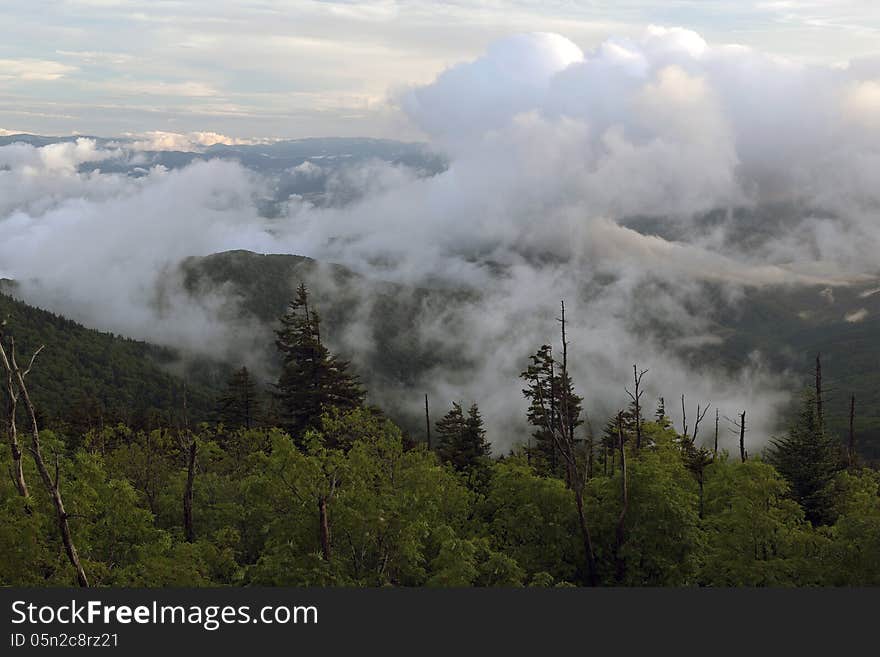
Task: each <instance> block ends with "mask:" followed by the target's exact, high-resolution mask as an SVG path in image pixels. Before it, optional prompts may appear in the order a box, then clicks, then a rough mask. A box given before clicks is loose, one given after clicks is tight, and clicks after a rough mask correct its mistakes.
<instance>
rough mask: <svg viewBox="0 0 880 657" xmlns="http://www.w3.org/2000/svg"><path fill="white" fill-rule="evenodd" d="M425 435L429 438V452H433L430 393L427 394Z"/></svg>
mask: <svg viewBox="0 0 880 657" xmlns="http://www.w3.org/2000/svg"><path fill="white" fill-rule="evenodd" d="M425 435H426V436H427V439H426V440H427V443H428V451H429V452H430V451H431V416H430V415H428V393H425Z"/></svg>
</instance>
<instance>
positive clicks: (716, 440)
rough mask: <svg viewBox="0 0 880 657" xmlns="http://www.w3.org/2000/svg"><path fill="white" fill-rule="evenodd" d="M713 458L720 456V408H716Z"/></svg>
mask: <svg viewBox="0 0 880 657" xmlns="http://www.w3.org/2000/svg"><path fill="white" fill-rule="evenodd" d="M712 458H713V459H716V458H718V408H717V407H716V408H715V447H714V449H713V450H712Z"/></svg>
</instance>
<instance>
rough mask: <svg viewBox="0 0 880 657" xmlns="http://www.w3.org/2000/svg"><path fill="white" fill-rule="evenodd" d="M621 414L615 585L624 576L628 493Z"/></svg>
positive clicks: (621, 415)
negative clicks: (619, 499)
mask: <svg viewBox="0 0 880 657" xmlns="http://www.w3.org/2000/svg"><path fill="white" fill-rule="evenodd" d="M622 427H623V413H618V415H617V447H618V449H619V450H620V498H621V506H620V515H619V516H618V517H617V530H616V532H615V539H614V563H615V570H616V578H617V583H618V584H620V583H621V582H623V579H624V577H625V576H626V559H624V558H623V556H622V555H621V548H622V547H623V539H624V526H625V522H626V512H627V510H628V509H629V493H628V490H627V482H626V452H625V450H624V448H623V430H622Z"/></svg>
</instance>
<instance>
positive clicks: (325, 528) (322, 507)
mask: <svg viewBox="0 0 880 657" xmlns="http://www.w3.org/2000/svg"><path fill="white" fill-rule="evenodd" d="M318 520H319V525H320V528H321V556H322V557H323V558H324V561H330V520H329V518H328V517H327V497H326V496H324V495H321V496H320V497H319V498H318Z"/></svg>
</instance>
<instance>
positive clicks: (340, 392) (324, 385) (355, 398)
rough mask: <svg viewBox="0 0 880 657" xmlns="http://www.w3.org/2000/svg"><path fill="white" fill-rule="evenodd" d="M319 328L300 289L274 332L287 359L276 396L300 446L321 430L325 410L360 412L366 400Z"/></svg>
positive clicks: (286, 424) (286, 425) (345, 363)
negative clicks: (309, 432)
mask: <svg viewBox="0 0 880 657" xmlns="http://www.w3.org/2000/svg"><path fill="white" fill-rule="evenodd" d="M320 327H321V319H320V317H319V315H318V312H317V311H316V310H315V309H314V308H312V307H311V306H310V305H309V293H308V290H306V287H305V285H303V284H300V286H299V287H298V288H297V291H296V298H295V299H294V300H293V301H291V302H290V305H289V306H288V309H287V312H286V313H285V314H284V316H283V317H282V318H281V327H280V328H279V329H278V330H276V331H275V334H276V336H277V339H276V340H275V345H276V346H277V347H278V350H279V351H280V352H281V357H282V370H281V375H280V377H279V378H278V383H277V384H276V389H277V390H276V393H275V394H276V397H277V399H278V401H279V406H280V407H281V408H280V411H281V422H282V425H283V426H284V428H285V429H287V430H288V431H289V432H290V434H291V435H292V436H293V437H294V439H295V440H299V439H300V438H301V437H302V436H303V434H304V433H305V431H306V430H307V429H311V428H317V426H318V424H319V422H320V419H321V415H322V414H323V413H324V412H325V410H328V409H329V408H331V407H334V408H339V409H341V410H346V409H352V408H356V407H358V406H360V405H361V404H362V403H363V400H364V391H363V389H362V388H361V386H360V383H359V382H358V379H357V377H356V376H355V375H353V374H351V373H350V372H349V367H350V364H349V363H348V361H345V360H341V359H339V358H337V357H336V356H334V355H333V354H331V353H330V351H329V350H328V349H327V348H326V347H325V346H324V344H323V343H322V342H321V330H320Z"/></svg>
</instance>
